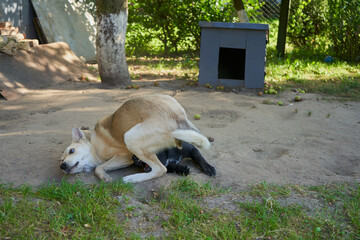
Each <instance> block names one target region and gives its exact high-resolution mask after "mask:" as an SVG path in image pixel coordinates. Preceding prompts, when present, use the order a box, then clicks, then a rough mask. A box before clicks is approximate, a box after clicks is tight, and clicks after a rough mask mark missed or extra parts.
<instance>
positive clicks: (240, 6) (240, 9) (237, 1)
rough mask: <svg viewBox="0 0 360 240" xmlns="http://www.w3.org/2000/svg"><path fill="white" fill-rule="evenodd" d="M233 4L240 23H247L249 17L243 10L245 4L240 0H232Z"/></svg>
mask: <svg viewBox="0 0 360 240" xmlns="http://www.w3.org/2000/svg"><path fill="white" fill-rule="evenodd" d="M234 6H235V9H236V12H237V14H238V16H239V19H240V22H241V23H248V22H249V18H248V15H247V13H246V11H245V6H244V3H243V1H242V0H234Z"/></svg>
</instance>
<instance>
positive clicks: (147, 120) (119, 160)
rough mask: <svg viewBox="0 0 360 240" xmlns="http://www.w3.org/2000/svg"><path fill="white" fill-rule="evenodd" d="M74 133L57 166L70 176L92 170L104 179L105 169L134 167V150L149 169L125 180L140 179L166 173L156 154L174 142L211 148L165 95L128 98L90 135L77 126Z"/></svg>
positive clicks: (138, 180) (172, 145)
mask: <svg viewBox="0 0 360 240" xmlns="http://www.w3.org/2000/svg"><path fill="white" fill-rule="evenodd" d="M72 137H73V141H72V143H71V144H70V145H69V146H68V147H67V148H66V150H65V151H64V153H63V155H62V157H61V162H62V163H61V165H60V168H61V169H62V170H63V171H64V172H65V173H69V174H73V173H78V172H83V171H90V170H91V169H93V168H95V174H96V175H97V176H98V177H99V179H100V180H104V181H106V182H108V181H111V180H112V179H111V177H110V176H109V175H108V174H107V173H106V171H111V170H115V169H119V168H124V167H127V166H130V165H132V164H133V163H134V162H133V160H132V156H133V155H134V154H135V155H136V156H137V157H138V158H140V159H141V160H142V161H144V162H145V163H147V164H148V165H149V166H150V167H151V169H152V171H151V172H148V173H138V174H133V175H129V176H126V177H124V178H123V180H124V181H125V182H133V183H135V182H142V181H146V180H149V179H153V178H156V177H160V176H162V175H163V174H165V173H166V171H167V170H166V167H165V166H164V165H163V164H162V163H161V162H160V161H159V159H158V158H157V156H156V153H158V152H160V151H161V150H163V149H166V148H171V147H175V146H177V147H179V148H181V143H182V141H185V142H188V143H191V144H193V145H195V146H197V147H200V148H205V149H208V148H210V142H209V140H208V139H207V138H206V137H205V136H203V135H201V134H200V133H199V130H198V129H197V128H196V127H195V126H194V125H193V124H192V123H191V122H190V121H189V120H188V118H187V116H186V113H185V110H184V109H183V108H182V106H181V105H180V104H179V103H178V102H177V101H176V100H175V99H174V98H172V97H170V96H166V95H151V96H145V97H138V98H133V99H130V100H128V101H126V102H125V103H124V104H123V105H122V106H121V107H120V108H119V109H118V110H117V111H116V112H115V113H113V114H112V115H109V116H106V117H104V118H102V119H101V120H100V121H99V122H98V123H97V124H96V126H95V130H94V131H93V132H92V134H91V138H90V139H88V138H87V137H86V136H85V134H84V133H83V132H82V131H81V130H80V129H79V128H76V127H74V128H73V129H72Z"/></svg>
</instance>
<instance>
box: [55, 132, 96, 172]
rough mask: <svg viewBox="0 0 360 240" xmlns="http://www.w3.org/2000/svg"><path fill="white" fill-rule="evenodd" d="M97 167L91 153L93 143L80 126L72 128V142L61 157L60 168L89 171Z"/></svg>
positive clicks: (68, 170) (66, 170)
mask: <svg viewBox="0 0 360 240" xmlns="http://www.w3.org/2000/svg"><path fill="white" fill-rule="evenodd" d="M94 167H96V165H95V164H94V157H93V156H92V154H91V143H90V141H89V139H87V138H86V135H85V134H84V132H83V131H81V129H80V128H77V127H73V128H72V142H71V144H70V145H69V146H68V147H67V148H66V149H65V151H64V153H63V154H62V157H61V165H60V168H61V170H63V171H64V172H65V173H68V174H73V173H79V172H87V171H90V170H91V169H93V168H94Z"/></svg>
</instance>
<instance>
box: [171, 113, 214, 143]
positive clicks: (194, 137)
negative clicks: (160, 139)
mask: <svg viewBox="0 0 360 240" xmlns="http://www.w3.org/2000/svg"><path fill="white" fill-rule="evenodd" d="M178 127H179V129H177V130H175V131H173V132H171V135H172V136H173V137H174V138H175V139H177V140H180V141H184V142H188V143H191V144H193V145H195V146H197V147H199V148H204V149H209V148H210V146H211V144H210V142H209V140H208V139H207V138H206V137H205V136H204V135H202V134H201V133H200V131H199V129H197V128H196V127H195V126H194V125H193V124H192V123H191V122H190V121H189V120H188V119H187V118H185V119H183V120H180V121H178Z"/></svg>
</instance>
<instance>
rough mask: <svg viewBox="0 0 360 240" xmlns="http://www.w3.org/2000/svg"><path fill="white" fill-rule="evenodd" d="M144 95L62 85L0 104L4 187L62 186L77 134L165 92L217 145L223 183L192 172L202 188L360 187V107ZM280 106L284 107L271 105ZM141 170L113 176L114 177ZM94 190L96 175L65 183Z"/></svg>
mask: <svg viewBox="0 0 360 240" xmlns="http://www.w3.org/2000/svg"><path fill="white" fill-rule="evenodd" d="M144 82H145V83H144V84H145V85H146V86H145V87H144V88H141V89H140V90H132V89H129V90H125V89H106V88H103V87H101V84H98V83H88V82H87V83H86V82H69V81H68V82H65V83H59V84H54V85H52V86H51V87H47V88H46V89H37V90H36V89H32V90H28V91H27V92H26V93H25V94H24V95H23V96H22V97H21V98H19V99H17V100H15V101H6V100H1V101H0V119H1V121H0V164H1V165H0V166H1V167H0V181H1V183H14V184H15V185H19V184H24V183H26V184H30V185H35V186H37V185H41V184H44V183H47V182H52V181H60V180H61V179H62V178H63V177H64V174H63V172H62V171H60V168H59V159H60V156H61V154H62V152H63V150H64V149H65V147H66V146H67V145H68V144H69V143H70V142H71V128H72V126H80V127H81V126H83V127H90V129H91V128H93V126H94V125H95V123H96V122H97V120H98V119H99V118H100V117H101V116H103V115H105V114H109V113H112V112H113V111H115V110H116V109H117V108H118V107H119V106H120V105H121V104H122V103H123V102H124V101H126V100H127V99H129V98H131V97H134V96H139V95H143V94H151V93H163V94H168V95H174V97H175V98H176V99H177V100H178V101H179V102H180V104H181V105H182V106H183V107H184V108H185V110H186V112H187V114H188V116H189V119H193V116H194V114H197V113H199V114H201V115H202V118H201V119H200V120H192V122H193V123H194V124H195V125H196V126H197V127H198V128H199V129H200V130H201V131H202V133H203V134H204V135H206V136H211V137H213V138H214V139H215V141H214V143H213V146H212V148H211V149H210V150H208V151H202V153H203V155H204V156H205V158H206V159H207V160H208V161H209V162H210V163H211V164H212V165H213V166H214V167H215V168H216V170H217V176H216V177H214V178H212V177H208V176H206V175H205V174H203V173H202V172H201V171H200V170H199V169H198V168H197V167H196V166H194V165H193V164H191V163H189V164H190V166H191V170H192V172H191V174H190V176H191V177H192V178H193V179H195V180H198V181H200V182H206V181H210V182H213V183H215V184H219V185H220V186H225V187H231V188H233V189H234V190H235V189H242V188H244V187H246V186H247V185H249V184H253V183H259V182H261V181H267V182H269V183H276V184H290V183H292V184H305V185H316V184H325V183H332V182H359V180H360V147H359V146H360V145H359V143H360V103H358V102H346V103H344V102H338V101H328V100H323V98H322V96H320V95H313V94H301V96H302V97H303V99H304V100H303V101H302V102H297V103H294V102H292V101H291V99H293V98H294V97H295V95H296V94H297V93H293V92H283V93H281V94H280V96H268V95H267V96H262V97H259V96H257V95H256V94H254V93H251V92H218V91H211V90H209V89H206V88H202V87H196V88H195V87H188V86H184V81H179V80H177V81H171V82H161V83H160V87H154V86H151V84H150V83H149V82H146V81H144ZM265 99H269V100H271V101H272V102H275V103H276V102H277V101H283V102H284V106H277V105H275V104H264V103H263V101H264V100H265ZM139 171H140V169H138V168H135V167H130V168H127V169H121V170H116V171H113V172H111V174H110V175H111V176H112V177H113V178H114V179H120V178H121V177H122V176H125V175H128V174H130V173H134V172H139ZM178 177H180V176H178V175H176V174H166V175H165V176H162V177H160V178H158V179H155V180H150V181H147V182H144V183H139V184H136V186H137V187H138V188H139V189H142V190H144V189H150V190H151V189H155V188H157V186H166V185H168V184H169V183H170V182H171V180H173V179H176V178H178ZM67 178H68V179H78V178H80V179H81V180H83V181H85V182H89V183H93V182H97V181H98V180H97V178H96V177H95V176H94V174H93V173H92V172H91V173H86V174H77V175H73V176H67Z"/></svg>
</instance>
